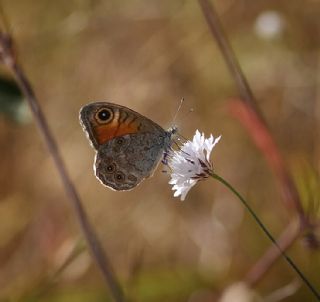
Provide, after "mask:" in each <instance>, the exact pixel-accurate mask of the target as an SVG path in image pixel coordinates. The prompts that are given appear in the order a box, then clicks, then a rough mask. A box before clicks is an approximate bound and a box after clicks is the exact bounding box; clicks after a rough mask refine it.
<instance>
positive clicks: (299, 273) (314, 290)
mask: <svg viewBox="0 0 320 302" xmlns="http://www.w3.org/2000/svg"><path fill="white" fill-rule="evenodd" d="M211 176H212V178H214V179H216V180H218V181H219V182H220V183H222V184H223V185H224V186H226V187H227V188H228V189H229V190H230V191H231V192H232V193H233V194H234V195H236V196H237V197H238V198H239V199H240V201H241V202H242V204H243V205H244V206H245V208H246V209H247V210H248V211H249V213H250V214H251V216H252V217H253V219H254V220H255V221H256V222H257V224H258V225H259V227H260V228H261V229H262V231H263V232H264V233H265V235H266V236H267V237H268V238H269V239H270V240H271V242H272V243H273V244H274V245H275V246H276V247H277V249H278V250H279V252H280V253H281V255H282V256H283V258H284V259H285V260H286V261H287V262H288V263H289V265H290V266H291V267H292V269H293V270H294V271H295V272H296V273H297V274H298V275H299V276H300V278H301V279H302V281H303V282H304V283H305V284H306V285H307V286H308V288H309V289H310V290H311V292H312V293H313V294H314V295H315V297H316V298H317V300H318V301H320V294H319V293H318V291H317V290H316V288H315V287H314V286H313V285H312V284H311V283H310V281H309V280H308V279H307V277H305V275H304V274H303V273H302V272H301V271H300V269H299V268H298V267H297V265H296V264H295V263H294V262H293V260H292V259H291V258H290V257H289V256H288V255H287V254H286V252H285V251H283V250H282V249H281V247H280V245H279V244H278V243H277V241H276V240H275V239H274V238H273V236H272V235H271V233H270V232H269V231H268V229H267V228H266V227H265V225H264V224H263V222H262V221H261V220H260V218H259V217H258V216H257V215H256V213H255V212H254V211H253V210H252V208H251V207H250V205H249V204H248V202H247V201H246V200H245V199H244V198H243V197H242V196H241V194H240V193H239V192H238V191H237V190H236V189H234V187H233V186H232V185H231V184H229V182H227V181H226V180H225V179H224V178H222V177H221V176H219V175H218V174H216V173H214V172H212V173H211Z"/></svg>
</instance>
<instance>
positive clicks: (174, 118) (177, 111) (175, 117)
mask: <svg viewBox="0 0 320 302" xmlns="http://www.w3.org/2000/svg"><path fill="white" fill-rule="evenodd" d="M183 102H184V98H181V100H180V103H179V106H178V109H177V110H176V113H175V114H174V117H173V119H172V124H173V125H174V124H175V122H176V119H177V116H178V113H179V111H180V109H181V107H182V104H183Z"/></svg>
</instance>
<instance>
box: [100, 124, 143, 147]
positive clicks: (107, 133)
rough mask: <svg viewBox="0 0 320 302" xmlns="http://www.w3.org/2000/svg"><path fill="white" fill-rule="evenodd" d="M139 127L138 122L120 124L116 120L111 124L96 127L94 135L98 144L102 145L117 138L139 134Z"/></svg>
mask: <svg viewBox="0 0 320 302" xmlns="http://www.w3.org/2000/svg"><path fill="white" fill-rule="evenodd" d="M138 127H139V123H138V122H131V123H129V124H127V123H122V124H119V123H118V122H117V121H116V120H114V121H113V122H111V123H110V124H106V125H98V126H96V127H94V132H95V133H94V135H95V138H96V140H97V142H98V144H100V145H102V144H104V143H106V142H107V141H109V140H111V139H113V138H115V137H119V136H123V135H126V134H132V133H137V132H138Z"/></svg>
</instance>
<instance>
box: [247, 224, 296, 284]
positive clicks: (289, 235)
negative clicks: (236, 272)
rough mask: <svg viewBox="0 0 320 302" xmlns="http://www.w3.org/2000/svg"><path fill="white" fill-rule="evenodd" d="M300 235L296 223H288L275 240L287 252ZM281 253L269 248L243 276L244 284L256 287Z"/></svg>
mask: <svg viewBox="0 0 320 302" xmlns="http://www.w3.org/2000/svg"><path fill="white" fill-rule="evenodd" d="M300 235H301V229H300V228H299V227H298V226H297V221H294V222H292V223H290V224H289V225H288V226H287V227H286V229H285V230H284V231H283V232H282V234H281V235H280V236H279V238H278V239H277V242H278V245H279V246H280V247H281V250H282V251H286V250H288V248H290V246H292V244H293V243H294V242H295V241H296V240H297V238H298V237H299V236H300ZM280 256H281V253H280V252H279V250H278V249H277V248H269V249H267V250H266V252H265V253H264V254H263V255H262V256H261V257H260V258H259V259H258V261H257V262H256V263H255V264H254V265H253V267H252V268H251V269H250V270H249V272H248V273H247V274H246V276H245V280H246V282H247V283H248V284H249V285H250V286H254V285H256V284H257V283H258V282H259V281H260V280H261V279H262V277H263V276H264V275H265V274H266V273H267V272H268V271H269V270H270V269H271V268H272V266H273V264H275V262H276V260H278V259H279V257H280Z"/></svg>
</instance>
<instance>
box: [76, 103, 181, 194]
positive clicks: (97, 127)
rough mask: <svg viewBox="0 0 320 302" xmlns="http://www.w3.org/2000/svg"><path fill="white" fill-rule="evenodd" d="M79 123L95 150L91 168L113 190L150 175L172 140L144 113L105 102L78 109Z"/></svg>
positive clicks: (174, 129) (127, 188)
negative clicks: (92, 167)
mask: <svg viewBox="0 0 320 302" xmlns="http://www.w3.org/2000/svg"><path fill="white" fill-rule="evenodd" d="M80 123H81V125H82V127H83V129H84V131H85V132H86V134H87V136H88V138H89V140H90V142H91V144H92V147H93V148H94V149H95V150H96V157H95V163H94V171H95V175H96V177H97V178H98V179H99V180H100V182H101V183H102V184H103V185H105V186H107V187H109V188H111V189H114V190H117V191H123V190H130V189H133V188H134V187H136V186H137V185H138V184H139V183H140V182H141V181H142V180H144V179H145V178H148V177H150V176H151V175H152V174H153V171H154V170H155V168H156V167H157V166H158V164H159V162H160V160H161V159H163V157H164V154H166V151H167V150H168V149H169V148H170V146H171V144H172V135H173V134H175V133H176V131H177V129H176V128H175V127H173V128H172V129H169V130H168V131H166V130H164V129H163V128H162V127H160V126H159V125H158V124H156V123H155V122H153V121H152V120H150V119H148V118H146V117H145V116H143V115H141V114H139V113H137V112H135V111H133V110H131V109H129V108H127V107H124V106H120V105H117V104H113V103H108V102H95V103H91V104H88V105H85V106H84V107H82V108H81V110H80Z"/></svg>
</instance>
